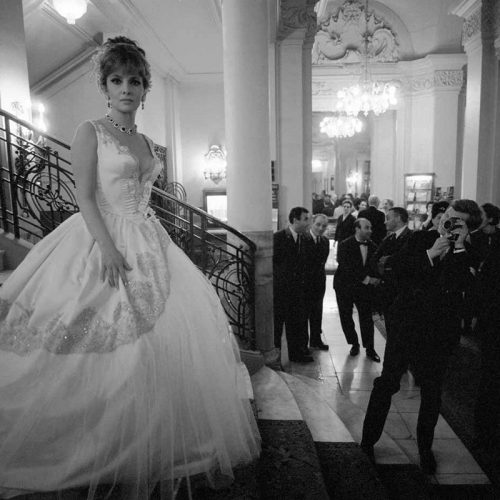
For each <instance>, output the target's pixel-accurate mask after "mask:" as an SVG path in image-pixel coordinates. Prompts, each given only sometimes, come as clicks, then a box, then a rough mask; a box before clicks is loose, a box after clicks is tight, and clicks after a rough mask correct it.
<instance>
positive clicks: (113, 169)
mask: <svg viewBox="0 0 500 500" xmlns="http://www.w3.org/2000/svg"><path fill="white" fill-rule="evenodd" d="M92 124H93V125H94V127H95V130H96V134H97V193H96V200H97V205H98V207H99V209H100V210H101V211H102V212H107V213H112V214H115V215H120V216H123V217H130V218H135V217H145V218H148V217H150V216H151V215H153V214H154V212H153V211H152V210H151V209H150V208H149V206H148V204H149V198H150V196H151V189H152V187H153V183H154V182H155V180H156V178H157V177H158V175H159V174H160V171H161V168H162V164H161V162H160V160H159V159H158V157H157V156H156V154H155V152H154V147H153V142H152V141H151V139H149V138H148V137H146V136H144V138H145V140H146V142H147V143H148V146H149V150H150V152H151V155H152V158H151V161H150V162H149V165H148V166H147V168H143V169H141V165H140V164H139V159H138V158H137V157H136V156H135V155H134V154H133V153H132V152H131V151H130V149H129V148H128V146H125V145H123V144H121V143H120V142H119V140H118V139H117V138H116V137H114V136H113V135H111V134H110V133H109V132H108V131H107V130H106V129H105V128H104V126H103V125H101V124H100V123H98V122H92ZM141 170H142V171H141Z"/></svg>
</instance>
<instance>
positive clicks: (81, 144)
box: [71, 122, 132, 288]
mask: <svg viewBox="0 0 500 500" xmlns="http://www.w3.org/2000/svg"><path fill="white" fill-rule="evenodd" d="M71 162H72V165H73V171H74V174H75V181H76V198H77V201H78V205H79V206H80V212H81V214H82V217H83V219H84V221H85V223H86V225H87V228H88V230H89V232H90V234H91V235H92V237H93V238H94V240H95V241H96V242H97V244H98V246H99V249H100V250H101V254H102V261H103V268H102V270H101V279H102V281H105V280H106V279H107V280H108V282H109V284H110V285H111V286H113V287H116V288H118V281H119V277H121V279H122V281H123V282H124V283H125V282H126V281H127V275H126V271H130V270H131V269H132V268H131V267H130V266H129V265H128V263H127V262H126V260H125V259H124V258H123V256H122V254H121V253H120V252H119V251H118V250H117V248H116V246H115V243H114V241H113V240H112V238H111V236H110V234H109V231H108V230H107V228H106V225H105V224H104V221H103V219H102V216H101V213H100V212H99V209H98V208H97V203H96V198H95V194H96V186H97V137H96V133H95V130H94V127H93V126H92V124H91V123H89V122H85V123H82V124H81V125H80V126H79V127H78V129H77V131H76V134H75V138H74V139H73V144H72V145H71Z"/></svg>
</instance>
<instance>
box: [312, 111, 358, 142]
mask: <svg viewBox="0 0 500 500" xmlns="http://www.w3.org/2000/svg"><path fill="white" fill-rule="evenodd" d="M319 130H320V132H322V133H323V134H326V135H327V136H328V137H331V138H335V137H336V138H341V137H352V136H353V135H354V134H357V133H359V132H361V130H363V122H362V121H361V120H360V119H359V118H357V117H356V116H347V115H345V114H336V115H334V116H325V118H323V120H321V123H320V124H319Z"/></svg>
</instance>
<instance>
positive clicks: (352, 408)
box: [295, 375, 411, 464]
mask: <svg viewBox="0 0 500 500" xmlns="http://www.w3.org/2000/svg"><path fill="white" fill-rule="evenodd" d="M295 376H296V377H297V378H298V379H299V380H301V381H302V382H304V383H305V384H307V385H308V386H309V387H310V388H311V389H312V390H314V391H316V393H317V394H319V396H320V397H321V398H322V399H323V400H324V401H325V402H326V404H328V406H330V408H331V409H332V410H333V411H334V412H335V413H336V414H337V415H338V417H339V418H340V420H341V421H342V422H343V423H344V425H345V426H346V428H347V430H348V431H349V433H350V434H351V436H352V437H353V439H354V441H356V442H357V443H359V442H361V433H362V429H363V421H364V418H365V412H364V411H363V410H362V409H361V408H360V407H359V406H357V405H355V404H354V403H352V402H351V400H350V399H349V398H347V397H346V396H344V394H342V391H341V390H340V387H339V386H338V384H336V383H334V382H332V381H331V380H329V378H328V377H327V378H326V379H323V380H316V379H312V378H309V377H305V376H303V375H295ZM375 459H376V462H377V464H410V463H411V460H410V458H408V456H407V455H406V453H404V451H403V450H401V448H400V447H399V445H398V444H397V443H396V441H394V440H393V439H392V438H391V437H390V436H389V435H388V434H386V433H385V432H384V433H382V436H381V438H380V440H379V441H378V443H377V445H376V446H375Z"/></svg>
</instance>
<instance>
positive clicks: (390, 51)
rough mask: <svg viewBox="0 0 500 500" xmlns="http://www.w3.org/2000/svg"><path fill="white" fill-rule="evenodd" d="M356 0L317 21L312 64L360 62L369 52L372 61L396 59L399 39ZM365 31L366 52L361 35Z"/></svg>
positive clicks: (393, 60)
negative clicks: (366, 38)
mask: <svg viewBox="0 0 500 500" xmlns="http://www.w3.org/2000/svg"><path fill="white" fill-rule="evenodd" d="M365 14H366V13H365V7H364V6H363V5H362V4H361V2H360V1H359V0H347V1H346V2H345V3H344V4H343V5H342V6H341V7H339V8H338V9H337V11H336V12H333V13H331V14H329V15H328V16H327V17H326V18H323V20H322V21H321V22H320V23H319V27H318V33H317V35H316V40H315V43H314V48H313V64H328V63H330V62H332V61H335V63H359V62H361V60H362V59H363V58H364V56H365V53H366V52H367V53H368V58H369V60H371V62H396V61H398V60H399V49H398V45H399V43H398V41H397V37H396V35H395V34H394V32H393V31H392V30H391V28H390V26H388V24H387V23H386V21H385V20H384V19H383V18H381V17H379V16H378V15H377V14H376V13H375V11H373V10H372V11H371V12H368V15H367V19H368V24H367V25H366V16H365ZM365 31H367V32H368V46H367V48H366V52H365V40H364V37H363V34H364V33H365Z"/></svg>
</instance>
